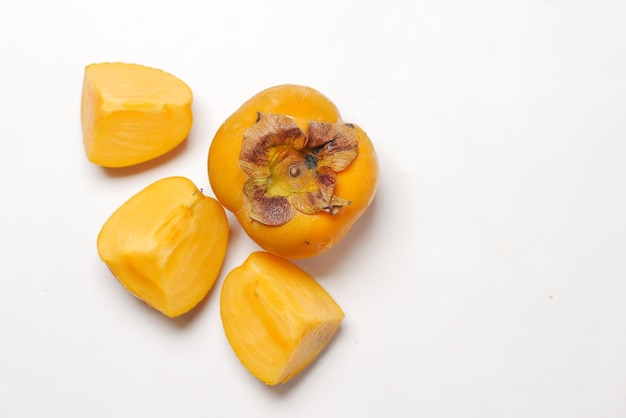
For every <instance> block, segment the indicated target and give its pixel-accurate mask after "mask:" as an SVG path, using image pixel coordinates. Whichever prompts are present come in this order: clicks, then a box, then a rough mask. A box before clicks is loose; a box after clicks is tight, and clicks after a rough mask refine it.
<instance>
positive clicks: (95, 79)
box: [81, 62, 193, 168]
mask: <svg viewBox="0 0 626 418" xmlns="http://www.w3.org/2000/svg"><path fill="white" fill-rule="evenodd" d="M192 100H193V94H192V92H191V89H190V88H189V86H188V85H187V84H185V82H183V81H182V80H180V79H179V78H177V77H175V76H174V75H172V74H170V73H167V72H165V71H162V70H159V69H156V68H151V67H146V66H143V65H139V64H128V63H120V62H105V63H96V64H91V65H88V66H87V67H86V68H85V73H84V77H83V89H82V98H81V125H82V133H83V145H84V148H85V153H86V155H87V159H88V160H89V161H91V162H93V163H95V164H98V165H100V166H104V167H112V168H115V167H126V166H131V165H135V164H139V163H143V162H145V161H148V160H151V159H154V158H156V157H159V156H161V155H164V154H165V153H167V152H169V151H171V150H172V149H173V148H175V147H176V146H177V145H179V144H180V143H181V142H183V141H184V140H185V138H187V136H188V134H189V131H190V130H191V125H192V122H193V114H192V110H191V103H192Z"/></svg>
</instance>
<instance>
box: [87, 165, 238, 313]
mask: <svg viewBox="0 0 626 418" xmlns="http://www.w3.org/2000/svg"><path fill="white" fill-rule="evenodd" d="M228 234H229V229H228V220H227V218H226V214H225V212H224V209H223V208H222V206H221V205H220V204H219V202H217V201H216V200H215V199H213V198H210V197H208V196H204V195H203V194H202V192H201V191H200V190H198V188H197V187H196V186H195V185H194V184H193V183H192V182H191V181H190V180H189V179H187V178H184V177H169V178H166V179H162V180H159V181H157V182H155V183H153V184H151V185H149V186H148V187H146V188H145V189H143V190H142V191H140V192H139V193H137V194H136V195H135V196H133V197H132V198H130V199H129V200H128V201H127V202H126V203H124V204H123V205H122V206H121V207H120V208H119V209H118V210H117V211H115V212H114V213H113V214H112V215H111V217H110V218H109V219H108V220H107V221H106V223H105V224H104V225H103V227H102V229H101V231H100V234H99V235H98V241H97V247H98V254H99V255H100V258H101V259H102V260H103V261H104V262H105V263H106V264H107V265H108V267H109V268H110V269H111V271H112V272H113V274H114V275H115V276H116V277H117V278H118V279H119V281H120V282H121V283H122V285H124V287H126V288H127V289H128V290H129V291H130V292H131V293H132V294H134V295H135V296H137V297H138V298H139V299H141V300H143V301H145V302H146V303H147V304H148V305H150V306H151V307H153V308H155V309H157V310H159V311H160V312H162V313H163V314H165V315H167V316H169V317H175V316H179V315H182V314H184V313H186V312H188V311H189V310H191V309H192V308H193V307H194V306H196V305H197V304H198V303H199V302H200V301H201V300H202V299H203V298H204V297H205V296H206V294H207V293H208V292H209V290H210V289H211V287H212V286H213V284H214V283H215V280H216V279H217V276H218V274H219V272H220V269H221V267H222V263H223V261H224V257H225V255H226V248H227V244H228Z"/></svg>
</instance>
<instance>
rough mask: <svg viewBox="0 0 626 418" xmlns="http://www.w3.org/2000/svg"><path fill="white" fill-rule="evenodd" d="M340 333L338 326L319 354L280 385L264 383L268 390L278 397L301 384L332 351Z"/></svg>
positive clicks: (339, 337) (341, 331)
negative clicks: (328, 342)
mask: <svg viewBox="0 0 626 418" xmlns="http://www.w3.org/2000/svg"><path fill="white" fill-rule="evenodd" d="M341 334H343V330H342V327H339V329H338V330H337V332H335V335H334V336H333V338H332V339H331V341H330V344H328V346H326V347H325V348H324V349H323V350H322V352H321V353H319V355H318V356H317V357H316V358H315V359H314V360H313V361H312V362H311V363H310V364H309V365H308V366H307V367H305V368H304V370H302V371H301V372H300V373H298V374H297V375H296V376H294V377H292V378H291V379H289V381H287V382H286V383H283V384H280V385H276V386H268V385H265V387H266V388H268V390H269V391H270V392H271V393H272V394H274V395H275V396H279V397H283V396H287V394H289V393H290V392H291V391H292V390H294V388H295V387H296V386H299V385H300V384H301V383H300V382H302V381H303V380H305V379H306V378H307V376H308V375H310V374H311V373H313V372H314V371H315V366H316V364H317V363H319V362H321V361H323V360H324V357H325V356H326V355H327V353H328V352H329V351H332V348H333V345H334V343H335V342H338V341H339V340H341ZM259 383H261V384H263V382H260V381H259Z"/></svg>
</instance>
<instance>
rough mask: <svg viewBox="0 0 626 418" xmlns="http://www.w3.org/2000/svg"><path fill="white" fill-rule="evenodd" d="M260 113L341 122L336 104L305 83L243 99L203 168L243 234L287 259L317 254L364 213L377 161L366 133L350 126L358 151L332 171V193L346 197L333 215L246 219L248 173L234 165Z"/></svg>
mask: <svg viewBox="0 0 626 418" xmlns="http://www.w3.org/2000/svg"><path fill="white" fill-rule="evenodd" d="M259 112H268V113H275V114H283V115H286V116H289V117H291V118H293V120H294V122H295V123H296V125H297V126H298V127H299V128H300V129H302V130H303V131H305V130H306V129H307V124H308V123H309V122H314V121H315V122H330V123H338V122H341V116H340V114H339V111H338V110H337V108H336V106H335V105H334V104H333V103H332V102H331V101H330V100H329V99H328V98H326V97H325V96H323V95H322V94H321V93H319V92H318V91H316V90H314V89H312V88H310V87H305V86H298V85H280V86H275V87H271V88H268V89H266V90H264V91H262V92H260V93H258V94H257V95H255V96H254V97H252V98H251V99H249V100H248V101H247V102H245V103H244V104H243V105H242V106H241V107H240V108H239V109H238V110H237V111H236V112H235V113H233V114H232V115H231V116H230V117H229V118H228V119H227V120H226V121H225V122H224V123H223V124H222V126H221V127H220V129H219V130H218V131H217V133H216V135H215V138H214V139H213V142H212V143H211V147H210V150H209V156H208V173H209V180H210V183H211V187H212V189H213V192H214V194H215V196H216V198H217V199H218V200H219V201H220V203H222V205H224V207H225V208H226V209H228V210H229V211H231V212H233V214H234V215H235V216H236V218H237V220H238V221H239V223H240V224H241V225H242V227H243V228H244V230H245V231H246V233H247V234H248V235H249V236H250V237H251V238H252V240H254V241H255V242H256V243H257V244H258V245H259V246H261V247H262V248H263V249H265V250H266V251H268V252H270V253H273V254H276V255H280V256H282V257H286V258H290V259H299V258H308V257H312V256H316V255H319V254H321V253H323V252H325V251H327V250H329V249H330V248H332V247H334V246H335V245H336V244H337V243H338V242H339V241H341V240H342V239H343V237H344V236H345V235H346V234H347V233H348V231H349V230H350V228H351V227H352V225H353V224H354V223H355V222H356V221H357V219H358V218H359V217H360V216H361V215H362V214H363V212H365V210H366V209H367V208H368V207H369V205H370V203H371V202H372V200H373V198H374V195H375V193H376V187H377V182H378V163H377V158H376V153H375V150H374V146H373V144H372V142H371V140H370V139H369V137H368V136H367V134H366V133H365V132H364V131H363V130H362V129H361V128H359V127H358V126H356V125H354V127H355V129H356V132H357V135H358V155H357V157H356V158H355V159H354V160H353V161H352V163H351V164H350V165H349V166H348V167H347V168H346V169H345V170H342V171H340V172H338V173H337V180H336V186H335V194H336V195H337V196H339V197H341V198H342V199H346V200H349V201H350V204H349V205H348V206H345V207H343V208H341V210H340V211H338V213H336V214H332V215H331V214H329V213H327V212H324V211H320V212H317V213H315V214H311V215H310V214H304V213H301V212H298V213H297V214H296V215H295V217H294V218H293V219H291V220H290V221H288V222H287V223H285V224H283V225H279V226H276V225H265V224H263V223H261V222H258V221H256V220H253V219H251V217H250V202H249V201H248V199H247V198H246V197H245V195H244V192H243V189H244V184H245V182H246V180H247V176H246V174H245V173H244V171H243V170H242V169H241V168H240V166H239V159H240V152H241V149H242V143H243V137H244V132H245V131H246V129H248V128H249V127H250V126H252V125H253V124H254V123H255V122H256V121H257V118H258V113H259Z"/></svg>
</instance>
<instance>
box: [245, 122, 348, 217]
mask: <svg viewBox="0 0 626 418" xmlns="http://www.w3.org/2000/svg"><path fill="white" fill-rule="evenodd" d="M357 154H358V137H357V133H356V130H355V129H354V126H353V125H351V124H341V123H328V122H311V123H309V125H308V128H307V132H306V133H305V132H303V131H302V130H301V129H300V128H298V126H297V125H296V124H295V123H294V121H293V120H292V118H290V117H288V116H285V115H279V114H272V113H258V119H257V122H256V123H255V124H254V125H253V126H251V127H250V128H248V129H247V130H246V131H245V133H244V138H243V146H242V149H241V153H240V160H239V165H240V167H241V169H242V170H243V171H244V172H245V173H246V175H247V176H248V180H247V181H246V183H245V185H244V194H245V196H246V197H247V198H248V200H249V201H250V204H251V215H250V217H251V218H252V219H254V220H256V221H258V222H261V223H263V224H265V225H282V224H285V223H287V222H289V221H290V220H291V219H292V218H293V217H294V216H295V214H296V212H301V213H304V214H307V215H312V214H315V213H317V212H321V211H325V212H327V213H329V214H331V215H334V214H336V213H338V212H339V211H340V210H341V208H342V207H343V206H346V205H349V204H350V201H348V200H345V199H342V198H340V197H338V196H335V195H334V191H335V185H336V182H337V172H339V171H342V170H345V169H346V168H347V167H348V166H349V165H350V164H351V163H352V161H353V160H354V159H355V158H356V156H357Z"/></svg>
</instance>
